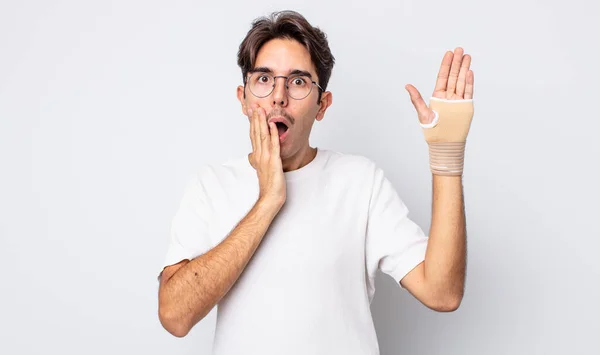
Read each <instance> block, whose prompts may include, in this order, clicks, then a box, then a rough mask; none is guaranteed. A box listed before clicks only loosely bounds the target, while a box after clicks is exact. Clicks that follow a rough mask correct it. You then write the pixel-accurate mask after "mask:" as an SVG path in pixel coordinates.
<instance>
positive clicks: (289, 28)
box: [237, 10, 335, 103]
mask: <svg viewBox="0 0 600 355" xmlns="http://www.w3.org/2000/svg"><path fill="white" fill-rule="evenodd" d="M279 38H286V39H293V40H296V41H298V42H300V43H301V44H302V45H303V46H304V47H305V48H306V49H307V50H308V52H309V53H310V58H311V60H312V62H313V64H314V66H315V68H316V69H317V76H318V77H319V85H320V86H321V87H322V88H323V90H326V89H327V84H328V83H329V78H330V77H331V71H332V70H333V65H334V64H335V58H334V57H333V55H332V54H331V49H330V48H329V43H328V42H327V35H326V34H325V33H324V32H323V31H321V30H320V29H319V28H318V27H313V26H312V25H311V24H310V23H309V22H308V21H307V20H306V18H304V16H302V15H301V14H299V13H298V12H296V11H291V10H288V11H278V12H273V13H272V14H271V15H269V16H263V17H259V18H258V19H256V20H254V21H253V22H252V27H251V28H250V30H249V31H248V33H247V34H246V37H245V38H244V40H243V41H242V43H241V44H240V47H239V51H238V59H237V62H238V65H239V67H240V68H241V69H242V77H243V79H242V80H243V81H244V86H245V85H246V78H247V74H248V72H249V71H250V70H251V69H253V68H254V65H255V62H256V55H257V54H258V51H259V50H260V48H261V47H262V46H263V45H264V44H265V43H267V42H268V41H270V40H272V39H279ZM321 94H322V92H321V90H320V89H319V96H318V99H317V103H318V102H319V101H321ZM244 97H245V93H244Z"/></svg>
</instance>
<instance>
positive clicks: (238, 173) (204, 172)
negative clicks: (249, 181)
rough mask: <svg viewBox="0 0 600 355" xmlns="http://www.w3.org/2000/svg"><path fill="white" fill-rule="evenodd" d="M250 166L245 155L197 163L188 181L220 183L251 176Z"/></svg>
mask: <svg viewBox="0 0 600 355" xmlns="http://www.w3.org/2000/svg"><path fill="white" fill-rule="evenodd" d="M251 173H252V166H251V165H250V163H249V162H248V158H247V157H243V158H232V159H228V160H225V161H222V162H208V163H204V164H202V165H199V166H198V167H197V168H196V169H195V170H194V171H193V172H192V174H191V176H190V181H189V182H190V183H191V184H194V185H201V186H207V185H208V186H213V185H215V184H218V185H222V184H227V183H228V182H229V183H234V182H236V181H237V182H239V181H240V180H243V179H246V178H248V177H252V175H251Z"/></svg>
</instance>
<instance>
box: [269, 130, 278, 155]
mask: <svg viewBox="0 0 600 355" xmlns="http://www.w3.org/2000/svg"><path fill="white" fill-rule="evenodd" d="M269 130H270V132H271V151H272V152H273V156H274V157H279V132H278V131H277V125H276V124H275V123H273V122H271V123H269Z"/></svg>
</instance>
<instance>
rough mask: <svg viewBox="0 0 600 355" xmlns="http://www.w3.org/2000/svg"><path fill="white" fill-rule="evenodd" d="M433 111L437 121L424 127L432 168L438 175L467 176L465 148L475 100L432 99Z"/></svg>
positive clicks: (431, 106) (430, 104) (430, 106)
mask: <svg viewBox="0 0 600 355" xmlns="http://www.w3.org/2000/svg"><path fill="white" fill-rule="evenodd" d="M429 108H430V109H431V110H432V111H433V112H434V113H435V118H434V119H433V122H431V123H429V124H423V123H422V124H421V127H422V128H423V133H424V135H425V140H426V141H427V144H428V145H429V165H430V168H431V172H432V173H433V174H435V175H446V176H459V175H462V173H463V165H464V157H465V145H466V141H467V135H468V134H469V129H470V128H471V121H472V120H473V113H474V110H473V100H472V99H469V100H445V99H438V98H435V97H432V98H431V99H430V102H429Z"/></svg>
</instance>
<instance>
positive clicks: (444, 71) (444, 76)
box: [433, 51, 454, 94]
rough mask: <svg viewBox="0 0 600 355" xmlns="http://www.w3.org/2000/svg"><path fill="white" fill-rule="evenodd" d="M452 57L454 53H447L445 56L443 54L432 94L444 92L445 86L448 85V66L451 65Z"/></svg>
mask: <svg viewBox="0 0 600 355" xmlns="http://www.w3.org/2000/svg"><path fill="white" fill-rule="evenodd" d="M453 57H454V53H452V52H451V51H447V52H446V54H444V58H443V59H442V64H441V65H440V70H439V72H438V77H437V81H436V83H435V89H434V90H433V92H434V94H435V93H436V92H445V91H446V86H447V85H448V75H450V66H451V65H452V58H453Z"/></svg>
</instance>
